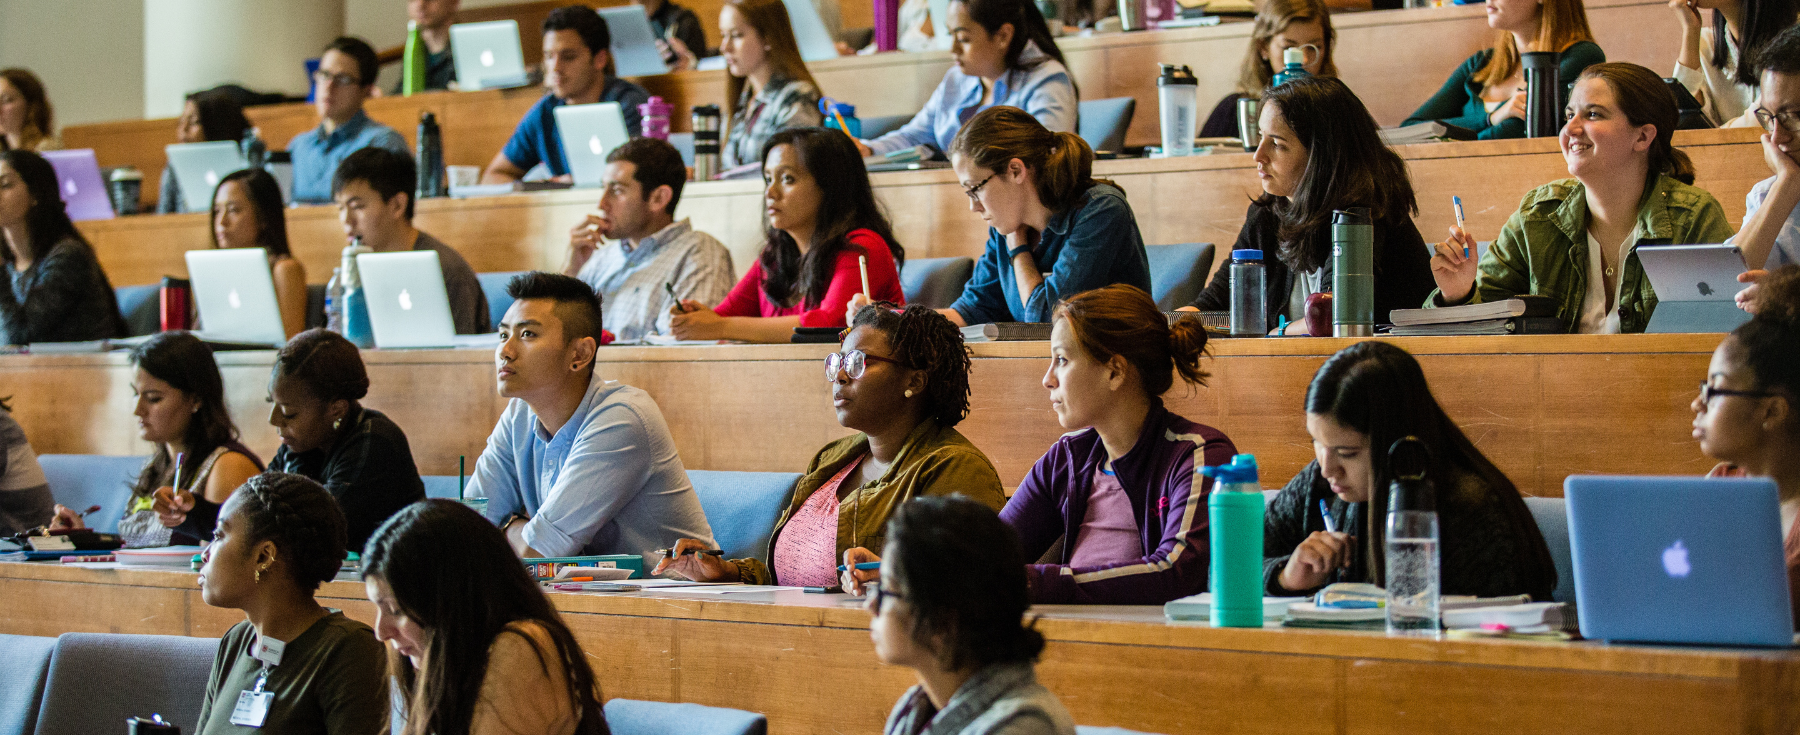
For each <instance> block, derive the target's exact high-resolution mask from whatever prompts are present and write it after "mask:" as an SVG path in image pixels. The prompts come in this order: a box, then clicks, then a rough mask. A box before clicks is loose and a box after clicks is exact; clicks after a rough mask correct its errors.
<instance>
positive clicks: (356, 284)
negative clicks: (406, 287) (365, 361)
mask: <svg viewBox="0 0 1800 735" xmlns="http://www.w3.org/2000/svg"><path fill="white" fill-rule="evenodd" d="M371 252H374V249H372V248H370V247H369V246H367V245H364V244H362V240H361V239H360V238H359V239H356V240H352V241H350V244H349V245H348V246H346V247H345V248H344V253H343V263H342V265H340V266H339V267H338V271H339V276H340V277H341V281H342V282H343V287H344V305H343V307H342V308H343V310H344V339H347V340H350V342H351V343H353V344H355V345H356V346H357V347H361V348H363V349H365V350H366V349H368V348H370V347H374V346H375V329H374V327H371V326H370V325H369V302H368V300H367V299H366V298H365V297H364V294H363V290H362V277H361V274H360V272H359V271H358V269H357V267H356V256H358V255H361V254H363V253H371Z"/></svg>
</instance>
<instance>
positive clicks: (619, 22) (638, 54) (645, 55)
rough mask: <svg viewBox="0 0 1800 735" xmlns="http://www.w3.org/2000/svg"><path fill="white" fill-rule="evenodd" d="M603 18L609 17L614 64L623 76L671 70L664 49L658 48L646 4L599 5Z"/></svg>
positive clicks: (639, 75)
mask: <svg viewBox="0 0 1800 735" xmlns="http://www.w3.org/2000/svg"><path fill="white" fill-rule="evenodd" d="M597 11H598V12H599V13H600V19H601V20H604V21H606V30H607V33H608V34H609V35H611V36H612V49H611V50H612V56H613V65H614V66H615V67H617V71H618V75H619V76H622V77H651V76H656V75H658V74H667V73H669V65H668V64H665V63H663V56H662V51H661V50H660V49H658V48H656V30H655V29H653V28H651V27H650V17H649V16H647V15H645V14H644V6H642V5H637V4H628V5H620V6H617V7H611V8H597Z"/></svg>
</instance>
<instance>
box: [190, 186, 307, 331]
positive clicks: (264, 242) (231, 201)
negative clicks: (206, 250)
mask: <svg viewBox="0 0 1800 735" xmlns="http://www.w3.org/2000/svg"><path fill="white" fill-rule="evenodd" d="M284 209H285V208H284V207H283V206H282V204H281V185H280V184H278V183H276V182H275V177H274V176H271V175H270V174H269V172H268V171H264V170H262V169H260V168H247V169H244V170H242V171H234V172H232V173H230V174H228V175H226V177H225V178H223V179H221V180H220V181H219V186H218V188H217V189H215V190H214V192H213V203H212V236H213V247H215V248H262V249H263V250H264V251H266V252H267V253H268V255H269V273H270V275H271V276H272V277H273V278H274V279H275V303H276V304H279V305H280V307H281V328H282V330H283V331H284V332H286V333H287V336H288V337H289V338H292V337H293V336H294V335H296V334H299V333H300V331H301V330H303V329H305V328H306V266H304V265H301V264H300V259H299V258H295V257H294V254H293V252H292V251H291V250H289V249H288V236H287V214H286V213H285V212H284V211H283V210H284Z"/></svg>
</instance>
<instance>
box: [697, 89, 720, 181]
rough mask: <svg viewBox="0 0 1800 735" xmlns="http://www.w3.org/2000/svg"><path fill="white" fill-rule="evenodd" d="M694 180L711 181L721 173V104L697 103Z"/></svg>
mask: <svg viewBox="0 0 1800 735" xmlns="http://www.w3.org/2000/svg"><path fill="white" fill-rule="evenodd" d="M691 114H692V117H693V123H694V180H695V181H711V180H712V178H713V177H714V176H718V175H719V106H718V105H695V106H694V108H693V111H692V113H691Z"/></svg>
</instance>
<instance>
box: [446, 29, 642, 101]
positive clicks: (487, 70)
mask: <svg viewBox="0 0 1800 735" xmlns="http://www.w3.org/2000/svg"><path fill="white" fill-rule="evenodd" d="M640 14H641V12H640ZM450 52H451V56H452V57H453V58H454V59H455V61H456V84H457V86H458V87H460V88H461V89H463V90H464V91H474V90H478V89H505V88H507V87H523V86H525V85H526V84H527V83H529V82H530V81H531V79H530V77H529V76H527V75H526V73H525V52H524V51H523V50H521V49H520V48H519V22H518V21H516V20H495V21H489V22H486V23H458V24H456V25H453V26H450Z"/></svg>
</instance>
